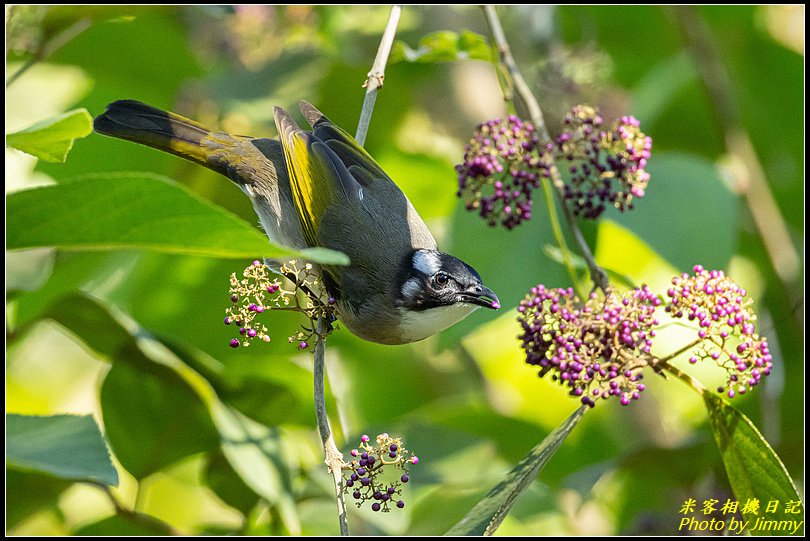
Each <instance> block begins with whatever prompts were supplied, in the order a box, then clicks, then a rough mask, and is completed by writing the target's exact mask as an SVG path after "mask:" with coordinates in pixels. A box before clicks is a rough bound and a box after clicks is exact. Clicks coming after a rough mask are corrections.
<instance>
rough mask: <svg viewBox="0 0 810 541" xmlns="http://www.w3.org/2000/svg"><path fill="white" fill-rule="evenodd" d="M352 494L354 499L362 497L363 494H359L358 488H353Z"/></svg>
mask: <svg viewBox="0 0 810 541" xmlns="http://www.w3.org/2000/svg"><path fill="white" fill-rule="evenodd" d="M352 496H354V499H355V500H359V499H360V498H362V497H363V495H362V494H360V491H359V490H355V491H354V492H353V493H352Z"/></svg>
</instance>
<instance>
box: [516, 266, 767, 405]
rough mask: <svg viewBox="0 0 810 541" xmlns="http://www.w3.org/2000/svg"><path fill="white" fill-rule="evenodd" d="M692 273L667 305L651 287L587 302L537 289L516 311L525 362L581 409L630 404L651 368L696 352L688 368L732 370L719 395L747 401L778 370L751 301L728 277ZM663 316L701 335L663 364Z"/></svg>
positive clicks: (677, 280)
mask: <svg viewBox="0 0 810 541" xmlns="http://www.w3.org/2000/svg"><path fill="white" fill-rule="evenodd" d="M692 271H693V273H692V274H688V273H683V274H681V275H680V276H676V277H674V278H673V279H672V287H670V288H669V289H667V292H666V297H665V299H666V300H663V299H662V297H659V296H658V295H656V294H655V293H653V292H652V291H651V290H650V289H649V288H648V287H647V286H642V287H640V288H636V289H633V290H632V291H628V292H626V293H619V292H617V291H615V290H608V291H607V293H605V294H604V295H602V294H598V293H596V292H593V293H591V294H590V296H589V297H588V299H587V300H586V301H585V302H581V301H580V300H579V299H578V298H577V297H576V295H575V294H574V291H573V289H571V288H568V289H559V288H557V289H555V288H552V289H549V288H546V287H545V286H544V285H542V284H541V285H538V286H535V287H533V288H532V289H531V291H530V292H529V294H527V295H526V297H524V299H523V300H522V301H521V302H520V305H519V306H518V309H517V310H518V323H519V324H520V327H521V333H520V335H519V336H518V338H519V340H520V341H521V346H522V348H523V350H524V351H525V353H526V363H527V364H529V365H531V366H535V367H538V368H539V375H540V376H541V377H543V376H545V375H546V374H551V378H552V380H554V381H558V382H560V384H562V385H564V386H565V387H567V388H568V389H569V394H571V396H574V397H577V398H579V400H580V401H581V402H582V403H583V404H586V405H588V406H591V407H593V406H594V405H595V401H596V400H598V399H599V398H603V399H605V398H610V397H617V398H618V399H619V401H620V402H621V404H622V405H628V404H630V403H631V402H632V401H633V400H637V399H638V398H639V396H640V394H641V392H642V391H644V388H645V386H644V384H643V383H641V380H642V376H643V375H642V374H641V373H640V372H641V370H642V369H643V368H644V367H645V366H649V367H651V368H653V369H654V370H656V371H660V370H661V369H662V367H665V366H666V365H667V363H668V362H669V359H671V358H674V357H675V356H676V355H678V354H680V353H682V352H688V351H690V349H691V350H692V351H691V354H690V357H689V363H690V364H697V363H698V362H699V361H708V362H712V363H714V364H716V365H717V366H719V367H720V368H722V369H724V370H725V371H726V373H727V378H728V379H727V383H726V385H725V386H723V387H719V388H718V389H717V391H718V392H720V393H724V394H726V396H728V397H729V398H734V397H735V396H737V395H741V394H745V393H746V392H747V391H750V390H751V389H752V388H754V387H756V386H757V385H758V384H760V382H761V381H762V378H763V377H764V376H767V375H769V374H770V373H771V371H772V370H773V357H772V355H771V352H770V349H769V348H768V341H767V340H766V339H765V338H764V337H760V336H759V335H758V334H757V333H756V332H755V329H754V320H755V319H756V316H755V314H754V312H753V310H752V308H751V305H752V301H751V299H750V298H748V297H747V292H746V290H745V289H743V288H741V287H740V286H738V285H737V284H735V283H734V282H733V281H732V280H731V279H730V278H728V277H727V276H726V275H725V274H724V273H723V271H719V270H706V269H704V268H703V267H702V266H701V265H695V266H694V267H693V269H692ZM659 310H663V311H664V312H666V313H667V314H669V316H670V317H671V318H672V319H676V320H678V319H685V320H687V321H688V322H690V323H691V324H692V325H694V326H695V335H696V337H695V340H694V344H692V345H688V346H685V347H684V348H681V349H680V350H678V351H677V352H676V353H673V354H672V355H670V356H669V357H666V358H664V357H662V358H660V359H659V358H658V357H656V356H655V355H653V353H652V345H653V339H654V338H655V336H656V333H657V332H658V331H659V330H660V322H659V318H658V317H657V313H658V311H659Z"/></svg>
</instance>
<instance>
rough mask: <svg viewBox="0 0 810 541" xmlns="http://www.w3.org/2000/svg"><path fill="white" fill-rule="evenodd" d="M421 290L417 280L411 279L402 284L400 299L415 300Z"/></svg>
mask: <svg viewBox="0 0 810 541" xmlns="http://www.w3.org/2000/svg"><path fill="white" fill-rule="evenodd" d="M421 290H422V285H421V283H420V281H419V278H411V279H409V280H408V281H407V282H405V283H404V284H402V297H403V298H405V299H408V300H411V299H414V298H416V296H417V295H418V294H419V292H420V291H421Z"/></svg>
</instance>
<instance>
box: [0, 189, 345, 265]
mask: <svg viewBox="0 0 810 541" xmlns="http://www.w3.org/2000/svg"><path fill="white" fill-rule="evenodd" d="M6 205H7V206H6V209H7V216H8V220H7V227H8V231H7V248H8V249H12V250H13V249H21V248H34V247H42V246H55V247H57V248H63V249H67V250H121V249H142V250H153V251H157V252H168V253H174V254H192V255H202V256H208V257H220V258H254V259H255V258H257V257H283V256H290V255H294V254H300V255H302V256H304V257H306V258H308V259H310V260H312V261H314V262H317V263H329V264H335V265H345V264H347V263H348V258H347V257H346V256H345V255H344V254H341V253H339V252H334V251H331V250H326V249H323V248H317V249H310V250H304V251H300V252H296V251H295V250H292V249H289V248H284V247H281V246H274V245H272V244H270V242H269V241H268V240H267V237H265V236H264V235H263V234H262V233H260V232H259V230H258V229H256V228H255V227H253V226H251V225H250V224H248V223H247V222H245V221H243V220H241V219H239V218H238V217H236V216H234V215H233V214H231V213H229V212H227V211H226V210H224V209H222V208H220V207H217V206H215V205H213V204H211V203H210V202H208V201H206V200H204V199H202V198H201V197H199V196H198V195H196V194H194V193H193V192H191V191H190V190H188V189H186V188H184V187H181V186H179V185H177V184H175V183H173V182H172V181H171V180H169V179H167V178H165V177H160V176H156V175H150V174H148V173H123V174H102V175H92V176H88V177H85V178H84V179H82V180H78V181H75V182H71V183H66V184H59V185H56V186H47V187H44V188H35V189H32V190H25V191H20V192H16V193H13V194H11V195H9V196H8V198H7V199H6Z"/></svg>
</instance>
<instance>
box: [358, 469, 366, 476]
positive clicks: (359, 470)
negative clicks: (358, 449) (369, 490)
mask: <svg viewBox="0 0 810 541" xmlns="http://www.w3.org/2000/svg"><path fill="white" fill-rule="evenodd" d="M365 474H366V469H365V468H357V475H365Z"/></svg>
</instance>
